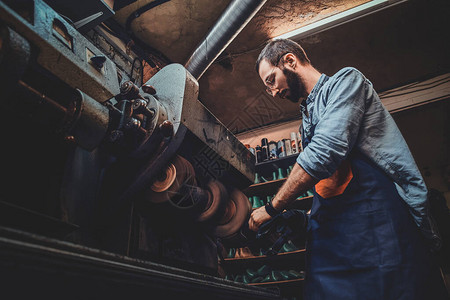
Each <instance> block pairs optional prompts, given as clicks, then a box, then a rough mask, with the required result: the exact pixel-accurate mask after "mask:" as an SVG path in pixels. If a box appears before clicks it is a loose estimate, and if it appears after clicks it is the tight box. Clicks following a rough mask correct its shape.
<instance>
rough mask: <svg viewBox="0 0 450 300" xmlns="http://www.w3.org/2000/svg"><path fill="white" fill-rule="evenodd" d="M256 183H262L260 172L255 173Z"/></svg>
mask: <svg viewBox="0 0 450 300" xmlns="http://www.w3.org/2000/svg"><path fill="white" fill-rule="evenodd" d="M254 183H255V184H257V183H261V176H259V173H255V182H254Z"/></svg>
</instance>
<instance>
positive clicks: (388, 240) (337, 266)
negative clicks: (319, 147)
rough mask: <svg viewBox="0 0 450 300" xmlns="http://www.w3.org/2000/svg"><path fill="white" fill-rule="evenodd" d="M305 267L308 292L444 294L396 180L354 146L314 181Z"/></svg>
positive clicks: (328, 295)
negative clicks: (338, 163)
mask: <svg viewBox="0 0 450 300" xmlns="http://www.w3.org/2000/svg"><path fill="white" fill-rule="evenodd" d="M303 142H304V145H303V146H306V145H307V143H308V139H307V138H305V140H304V141H303ZM305 273H306V278H305V288H304V299H308V300H315V299H321V300H323V299H330V300H338V299H343V300H344V299H345V300H349V299H362V300H369V299H374V300H380V299H392V300H394V299H395V300H399V299H404V300H419V299H420V300H422V299H423V300H425V299H427V300H428V299H429V300H431V299H436V300H437V299H448V294H447V291H446V289H445V286H444V284H443V280H442V277H441V274H440V270H439V268H438V267H437V266H436V264H435V263H434V262H433V260H432V258H431V255H430V253H429V250H428V247H426V244H425V241H424V239H423V237H422V235H421V234H420V231H419V229H418V227H417V226H416V225H415V223H414V221H413V219H412V216H411V215H410V213H409V209H408V207H407V205H406V203H405V202H404V201H403V199H401V197H400V196H399V194H398V193H397V190H396V188H395V185H394V183H393V182H392V181H391V180H390V179H389V178H388V177H387V176H386V174H385V173H384V172H383V171H382V170H381V169H379V168H378V167H377V166H376V165H375V164H374V163H372V162H371V161H369V160H368V159H367V158H366V157H365V156H364V155H363V154H361V153H359V152H357V151H356V150H354V151H352V153H351V154H350V155H349V157H348V158H347V160H346V161H344V162H343V163H342V164H341V166H340V167H339V169H338V170H337V171H336V173H335V174H334V175H333V176H331V177H330V178H328V179H325V180H322V181H320V182H319V183H318V184H317V185H316V186H315V188H314V198H313V205H312V208H311V213H310V218H309V223H308V238H307V244H306V272H305Z"/></svg>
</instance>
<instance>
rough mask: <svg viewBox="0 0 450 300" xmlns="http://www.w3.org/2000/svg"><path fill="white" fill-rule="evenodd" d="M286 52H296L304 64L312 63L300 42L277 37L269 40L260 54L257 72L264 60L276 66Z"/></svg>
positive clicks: (257, 61)
mask: <svg viewBox="0 0 450 300" xmlns="http://www.w3.org/2000/svg"><path fill="white" fill-rule="evenodd" d="M286 53H292V54H294V55H295V56H296V57H297V58H298V59H299V60H300V62H301V63H302V64H305V63H306V64H311V62H310V61H309V58H308V57H307V56H306V53H305V50H303V48H302V47H301V46H300V45H299V44H298V43H296V42H294V41H292V40H289V39H275V40H270V41H269V42H267V44H266V46H265V47H264V49H262V51H261V53H260V54H259V57H258V59H257V60H256V66H255V67H256V72H257V73H258V72H259V64H260V63H261V61H262V60H264V59H266V60H267V61H268V62H269V63H270V64H272V65H274V66H276V65H277V63H278V62H279V61H280V59H281V57H283V55H285V54H286Z"/></svg>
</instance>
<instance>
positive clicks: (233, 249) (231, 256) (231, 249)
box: [227, 248, 236, 258]
mask: <svg viewBox="0 0 450 300" xmlns="http://www.w3.org/2000/svg"><path fill="white" fill-rule="evenodd" d="M235 255H236V249H235V248H230V250H228V255H227V257H229V258H233V257H234V256H235Z"/></svg>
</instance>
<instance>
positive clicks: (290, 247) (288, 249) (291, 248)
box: [281, 241, 298, 252]
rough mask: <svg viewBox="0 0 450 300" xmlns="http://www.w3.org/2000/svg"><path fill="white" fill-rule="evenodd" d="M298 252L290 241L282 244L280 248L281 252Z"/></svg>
mask: <svg viewBox="0 0 450 300" xmlns="http://www.w3.org/2000/svg"><path fill="white" fill-rule="evenodd" d="M295 250H298V248H297V247H295V245H294V244H293V243H292V241H287V242H286V243H284V245H283V247H281V252H292V251H295Z"/></svg>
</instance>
